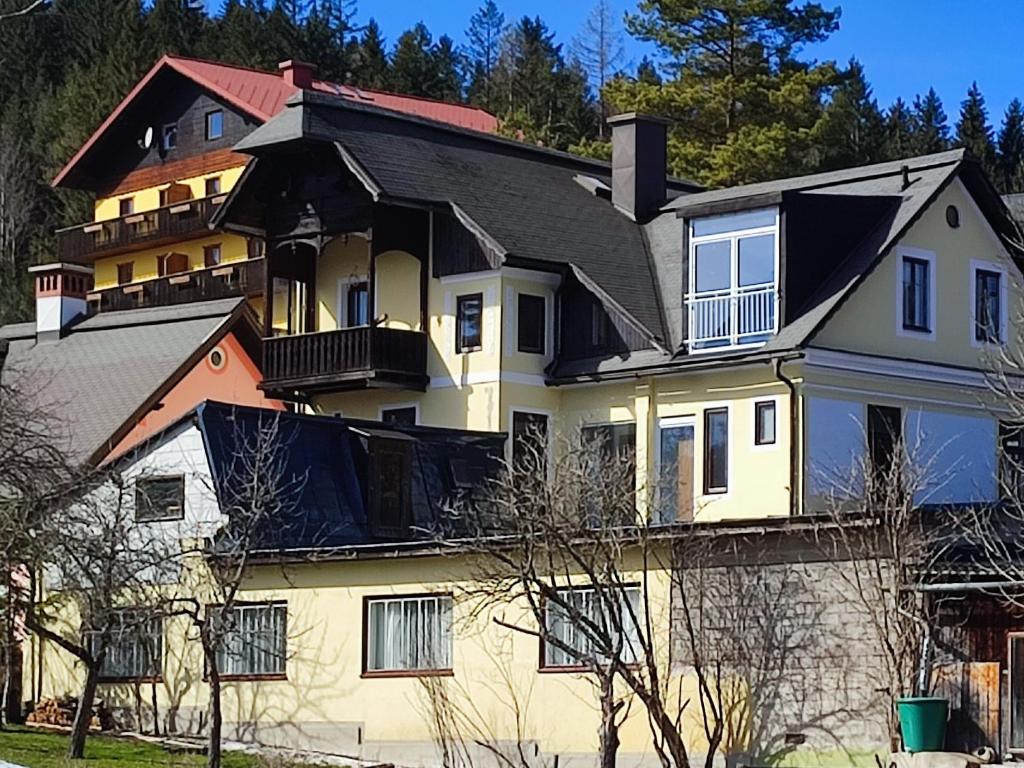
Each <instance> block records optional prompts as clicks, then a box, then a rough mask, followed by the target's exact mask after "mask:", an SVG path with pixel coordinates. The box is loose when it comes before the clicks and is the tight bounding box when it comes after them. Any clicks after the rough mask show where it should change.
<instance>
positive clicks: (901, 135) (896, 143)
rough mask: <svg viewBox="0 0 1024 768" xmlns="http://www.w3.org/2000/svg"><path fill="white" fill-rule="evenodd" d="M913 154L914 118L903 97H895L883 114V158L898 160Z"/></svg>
mask: <svg viewBox="0 0 1024 768" xmlns="http://www.w3.org/2000/svg"><path fill="white" fill-rule="evenodd" d="M912 154H914V119H913V116H912V115H911V114H910V108H909V107H907V104H906V102H905V101H903V99H896V101H894V102H893V103H892V106H891V107H889V111H888V112H887V113H886V116H885V158H886V159H888V160H898V159H900V158H904V157H910V156H911V155H912Z"/></svg>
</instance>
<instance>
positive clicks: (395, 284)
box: [373, 251, 422, 331]
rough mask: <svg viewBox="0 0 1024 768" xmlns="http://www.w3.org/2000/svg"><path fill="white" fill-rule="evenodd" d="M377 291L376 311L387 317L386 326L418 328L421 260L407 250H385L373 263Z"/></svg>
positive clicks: (408, 329)
mask: <svg viewBox="0 0 1024 768" xmlns="http://www.w3.org/2000/svg"><path fill="white" fill-rule="evenodd" d="M374 275H375V277H376V283H377V286H376V295H375V297H374V309H373V312H374V315H375V316H376V317H379V318H384V319H383V322H382V323H381V325H383V326H384V327H385V328H398V329H399V330H403V331H419V330H422V328H421V326H420V320H421V319H422V318H421V317H420V260H419V259H417V258H416V257H415V256H413V255H412V254H410V253H405V252H404V251H385V252H384V253H381V254H378V255H377V260H376V264H375V265H374Z"/></svg>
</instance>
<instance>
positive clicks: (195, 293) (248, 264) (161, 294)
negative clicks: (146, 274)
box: [89, 258, 266, 312]
mask: <svg viewBox="0 0 1024 768" xmlns="http://www.w3.org/2000/svg"><path fill="white" fill-rule="evenodd" d="M264 269H266V265H265V263H264V259H262V258H260V259H250V260H249V261H235V262H231V263H229V264H221V265H218V266H216V267H209V268H207V269H200V270H195V271H193V272H182V273H180V274H177V275H168V276H167V277H158V278H156V279H154V280H146V281H145V282H141V283H132V284H130V285H119V286H116V287H114V288H105V289H103V290H101V291H93V292H91V293H90V294H89V303H90V305H91V306H92V309H93V311H98V312H111V311H114V310H118V309H136V308H139V307H160V306H166V305H168V304H187V303H189V302H192V301H207V300H209V299H226V298H229V297H231V296H253V295H256V294H260V293H263V290H264V283H263V271H264Z"/></svg>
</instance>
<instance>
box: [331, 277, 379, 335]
mask: <svg viewBox="0 0 1024 768" xmlns="http://www.w3.org/2000/svg"><path fill="white" fill-rule="evenodd" d="M359 283H366V290H367V298H369V291H370V278H369V277H368V276H366V275H349V276H348V277H339V278H338V303H337V309H338V316H337V317H336V318H335V324H336V325H337V326H338V328H339V329H343V328H360V327H362V326H358V325H348V289H349V287H350V286H352V285H358V284H359ZM371 320H372V318H371V317H369V312H367V318H366V321H367V325H370V324H371V323H370V321H371Z"/></svg>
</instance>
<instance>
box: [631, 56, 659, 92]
mask: <svg viewBox="0 0 1024 768" xmlns="http://www.w3.org/2000/svg"><path fill="white" fill-rule="evenodd" d="M636 81H637V82H638V83H643V84H644V85H654V86H658V85H661V83H662V80H661V75H660V74H658V68H657V66H655V64H654V62H653V61H652V60H651V59H650V58H649V57H648V56H647V55H646V54H645V55H644V57H643V58H642V59H640V63H639V64H638V65H637V67H636Z"/></svg>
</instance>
